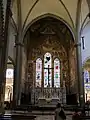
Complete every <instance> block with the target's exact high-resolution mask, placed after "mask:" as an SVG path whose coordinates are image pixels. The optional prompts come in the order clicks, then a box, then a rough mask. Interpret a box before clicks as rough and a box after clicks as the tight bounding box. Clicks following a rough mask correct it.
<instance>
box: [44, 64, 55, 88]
mask: <svg viewBox="0 0 90 120" xmlns="http://www.w3.org/2000/svg"><path fill="white" fill-rule="evenodd" d="M44 69H47V70H48V87H50V83H49V81H50V79H49V74H50V71H49V70H50V69H54V68H50V67H49V65H48V67H47V68H44Z"/></svg>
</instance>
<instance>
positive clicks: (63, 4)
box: [12, 0, 90, 31]
mask: <svg viewBox="0 0 90 120" xmlns="http://www.w3.org/2000/svg"><path fill="white" fill-rule="evenodd" d="M77 4H78V0H53V1H52V0H21V16H22V27H23V30H24V29H25V28H26V27H27V26H28V25H29V23H30V22H31V21H33V20H34V19H35V18H37V17H39V16H41V15H44V14H47V13H50V14H53V15H55V16H58V17H60V18H62V19H63V20H64V21H66V22H67V23H68V25H69V26H70V27H71V28H72V30H73V31H75V28H76V15H77ZM89 7H90V0H82V4H81V15H80V17H81V20H80V22H81V24H80V25H81V26H82V24H83V21H84V19H85V17H86V16H87V14H88V13H89ZM12 12H13V19H14V21H15V23H16V25H17V0H14V1H13V5H12Z"/></svg>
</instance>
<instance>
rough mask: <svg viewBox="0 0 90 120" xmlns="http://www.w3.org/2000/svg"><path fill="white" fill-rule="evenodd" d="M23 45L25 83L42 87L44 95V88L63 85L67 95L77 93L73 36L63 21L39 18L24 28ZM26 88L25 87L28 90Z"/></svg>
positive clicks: (36, 87) (58, 88) (55, 87)
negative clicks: (25, 53) (25, 54)
mask: <svg viewBox="0 0 90 120" xmlns="http://www.w3.org/2000/svg"><path fill="white" fill-rule="evenodd" d="M24 45H25V49H26V51H27V72H26V74H27V81H25V82H26V83H28V86H30V87H32V88H34V90H36V89H40V88H41V89H42V88H43V89H45V91H44V93H45V94H46V91H47V88H49V89H51V91H53V90H52V88H53V89H54V90H56V89H57V90H58V91H60V90H61V88H62V87H63V85H64V86H65V87H66V91H67V94H73V95H74V96H75V97H76V96H77V95H76V93H77V88H75V86H76V83H77V81H76V73H75V71H76V50H75V47H74V39H73V36H72V34H71V32H70V30H69V29H68V27H67V26H66V25H65V24H64V23H63V22H61V21H60V20H58V19H56V18H53V17H50V16H47V17H45V18H41V19H40V20H38V21H36V22H35V23H33V24H32V25H31V26H30V28H29V29H28V30H27V32H26V35H25V37H24ZM30 87H25V88H28V89H27V91H29V88H30ZM34 93H35V94H36V93H37V91H36V92H34ZM59 93H60V94H59V95H61V94H62V92H59ZM37 94H39V93H37ZM34 96H35V95H34ZM56 96H57V95H56ZM37 98H38V97H37ZM37 98H34V99H37ZM59 98H60V96H59ZM75 100H76V99H75Z"/></svg>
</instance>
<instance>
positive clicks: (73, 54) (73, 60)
mask: <svg viewBox="0 0 90 120" xmlns="http://www.w3.org/2000/svg"><path fill="white" fill-rule="evenodd" d="M75 71H76V51H75V48H72V49H71V51H70V79H71V80H70V82H71V87H74V86H75V82H76V72H75Z"/></svg>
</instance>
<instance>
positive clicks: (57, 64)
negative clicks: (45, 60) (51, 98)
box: [54, 58, 60, 87]
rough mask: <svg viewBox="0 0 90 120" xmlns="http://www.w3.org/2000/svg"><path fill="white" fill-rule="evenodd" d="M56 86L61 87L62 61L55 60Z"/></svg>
mask: <svg viewBox="0 0 90 120" xmlns="http://www.w3.org/2000/svg"><path fill="white" fill-rule="evenodd" d="M54 87H60V61H59V59H58V58H56V59H55V60H54Z"/></svg>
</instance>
